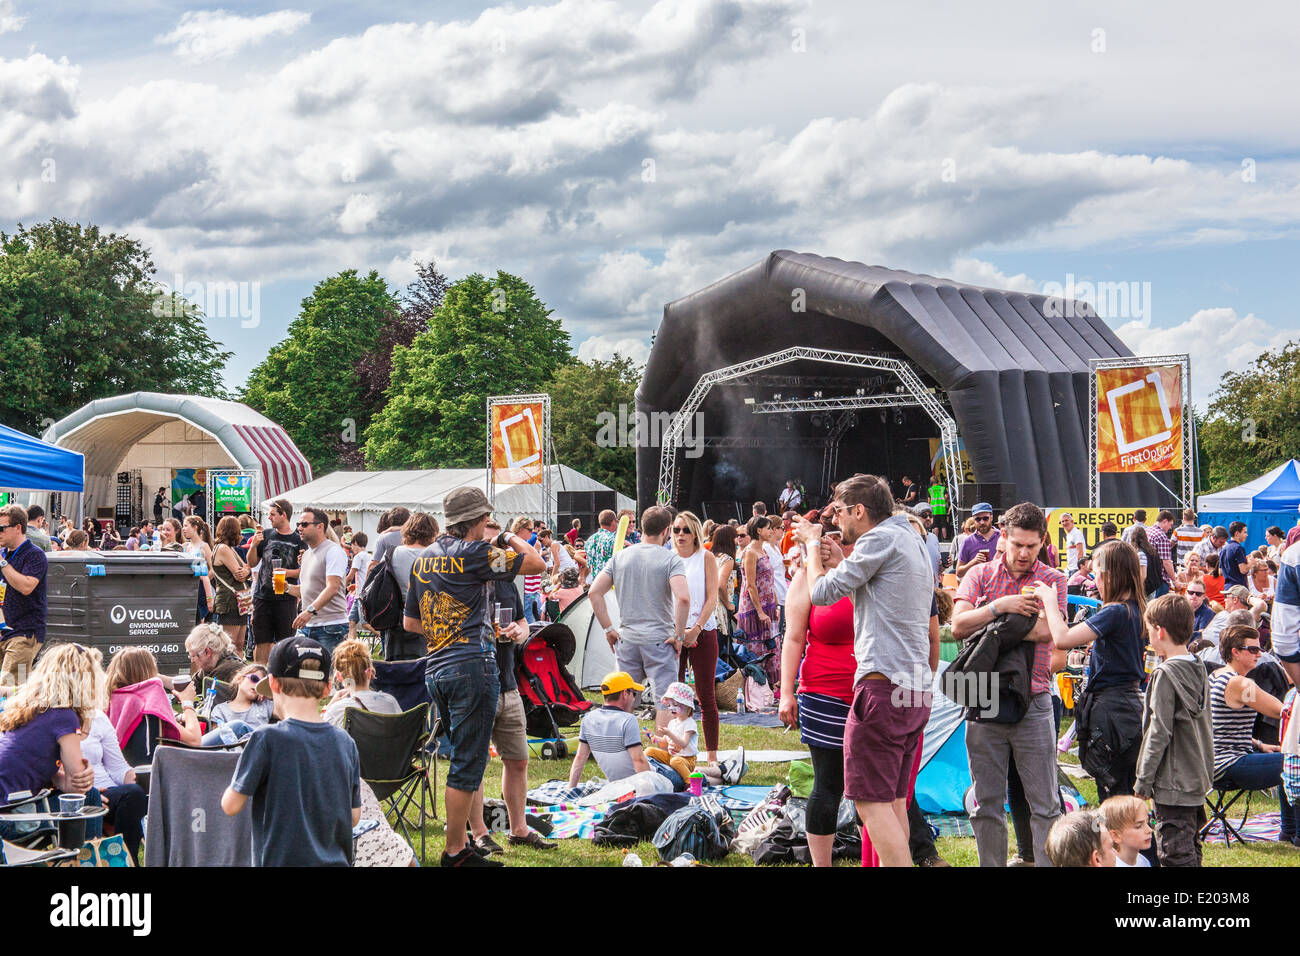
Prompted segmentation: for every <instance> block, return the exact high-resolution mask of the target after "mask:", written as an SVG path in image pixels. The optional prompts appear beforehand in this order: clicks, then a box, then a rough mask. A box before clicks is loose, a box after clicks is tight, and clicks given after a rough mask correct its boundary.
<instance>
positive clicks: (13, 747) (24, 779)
mask: <svg viewBox="0 0 1300 956" xmlns="http://www.w3.org/2000/svg"><path fill="white" fill-rule="evenodd" d="M32 550H33V551H36V552H37V553H38V554H40V553H42V552H40V551H39V549H37V548H33V549H32ZM10 590H13V589H12V588H10ZM80 729H81V720H80V719H78V717H77V712H76V711H75V710H73V709H72V708H71V707H54V708H51V709H50V710H44V711H41V712H40V713H39V714H37V715H36V716H35V717H33V718H32V719H31V720H29V721H28V722H27V723H25V724H23V725H22V726H21V727H19V728H18V729H17V730H6V731H5V732H4V733H0V800H7V799H8V797H9V794H11V793H20V792H22V791H23V790H30V791H31V792H32V793H35V792H36V791H37V790H43V789H44V788H46V787H49V786H51V785H53V782H54V775H55V774H56V773H58V770H59V768H58V767H57V766H55V763H56V761H58V759H59V738H60V737H66V736H67V735H68V734H75V733H76V732H77V731H78V730H80Z"/></svg>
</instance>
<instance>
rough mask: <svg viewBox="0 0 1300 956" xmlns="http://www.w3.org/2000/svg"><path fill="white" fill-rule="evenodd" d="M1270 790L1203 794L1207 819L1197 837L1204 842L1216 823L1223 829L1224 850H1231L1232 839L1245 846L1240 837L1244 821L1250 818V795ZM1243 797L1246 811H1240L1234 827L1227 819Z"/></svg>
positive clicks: (1218, 790)
mask: <svg viewBox="0 0 1300 956" xmlns="http://www.w3.org/2000/svg"><path fill="white" fill-rule="evenodd" d="M1271 789H1272V788H1271V787H1270V788H1266V789H1264V790H1258V791H1256V790H1220V789H1217V788H1215V789H1211V790H1210V791H1208V792H1207V793H1206V794H1205V804H1206V806H1207V807H1208V814H1207V815H1208V817H1209V819H1208V820H1206V821H1205V826H1203V827H1201V832H1200V833H1198V834H1197V837H1198V838H1199V839H1200V840H1201V841H1202V842H1204V840H1205V838H1206V836H1208V835H1209V833H1210V830H1212V829H1213V828H1214V824H1215V823H1216V822H1217V823H1218V824H1220V825H1221V826H1222V827H1223V845H1224V846H1225V847H1226V848H1228V849H1231V848H1232V840H1233V838H1234V837H1235V838H1236V840H1237V842H1238V843H1240V844H1241V845H1242V846H1245V845H1246V841H1245V839H1244V838H1243V837H1242V835H1241V828H1242V827H1244V826H1245V825H1246V820H1247V819H1248V818H1249V817H1250V795H1251V794H1252V793H1267V792H1269V790H1271ZM1243 795H1244V796H1245V797H1246V809H1245V810H1243V811H1242V814H1241V821H1240V822H1239V823H1237V824H1235V825H1234V824H1233V822H1232V821H1231V820H1229V819H1228V814H1229V812H1231V810H1232V807H1233V805H1234V804H1235V803H1236V802H1237V801H1238V800H1240V799H1241V798H1242V796H1243Z"/></svg>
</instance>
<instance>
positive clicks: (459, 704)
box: [424, 655, 501, 793]
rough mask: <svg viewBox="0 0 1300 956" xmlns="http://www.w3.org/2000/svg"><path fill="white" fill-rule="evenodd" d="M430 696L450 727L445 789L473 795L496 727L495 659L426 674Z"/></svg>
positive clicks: (498, 693) (497, 687)
mask: <svg viewBox="0 0 1300 956" xmlns="http://www.w3.org/2000/svg"><path fill="white" fill-rule="evenodd" d="M424 681H425V684H426V686H427V687H428V688H429V696H431V697H432V698H433V701H434V704H436V705H437V708H438V712H439V714H441V715H443V716H444V717H445V719H446V720H447V722H448V724H449V725H450V726H449V727H447V728H446V729H447V731H448V734H449V736H450V737H451V747H452V755H451V769H450V770H449V771H448V773H447V786H449V787H451V788H452V789H453V790H464V791H466V792H470V793H472V792H473V791H475V790H477V789H478V788H479V784H481V783H482V782H483V771H484V770H486V769H487V762H488V747H489V746H490V745H491V741H492V727H493V725H494V724H495V723H496V716H497V701H498V700H499V698H500V696H501V679H500V677H499V675H498V673H497V661H496V657H495V656H486V655H485V656H483V657H476V658H471V659H469V660H463V661H456V662H455V663H452V664H446V665H444V666H442V667H440V668H438V669H437V670H430V671H429V672H427V673H426V674H425V677H424Z"/></svg>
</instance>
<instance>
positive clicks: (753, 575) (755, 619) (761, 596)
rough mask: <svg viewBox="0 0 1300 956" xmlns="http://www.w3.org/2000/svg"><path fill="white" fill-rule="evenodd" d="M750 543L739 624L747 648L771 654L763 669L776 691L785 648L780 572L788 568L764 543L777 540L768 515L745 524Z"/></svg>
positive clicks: (743, 558) (745, 554)
mask: <svg viewBox="0 0 1300 956" xmlns="http://www.w3.org/2000/svg"><path fill="white" fill-rule="evenodd" d="M745 531H746V533H747V535H748V537H749V543H748V544H747V545H745V550H744V551H742V552H741V554H740V567H741V581H742V586H741V589H740V613H739V614H737V615H736V623H737V624H738V625H739V626H740V629H741V630H742V631H744V632H745V647H746V648H748V650H749V652H750V653H751V654H755V655H757V656H759V657H762V656H764V655H767V660H765V661H764V662H763V670H764V671H765V672H766V673H767V677H768V681H769V682H770V685H769V686H771V688H772V690H773V691H775V690H776V689H777V688H779V687H780V686H781V648H780V646H779V638H778V635H777V632H776V628H777V624H776V621H777V615H778V613H779V611H778V609H777V602H776V575H777V574H785V569H784V568H780V569H779V570H778V568H777V567H776V563H775V562H774V561H773V560H772V559H771V558H770V557H769V556H768V554H767V552H766V550H765V549H764V547H763V545H765V544H769V543H775V542H774V539H775V538H776V537H777V535H776V529H775V528H774V527H773V526H772V522H771V521H770V520H769V519H768V518H767V516H766V515H755V516H754V517H752V518H750V519H749V523H748V524H746V525H745Z"/></svg>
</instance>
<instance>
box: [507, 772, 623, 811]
mask: <svg viewBox="0 0 1300 956" xmlns="http://www.w3.org/2000/svg"><path fill="white" fill-rule="evenodd" d="M603 786H605V781H604V780H602V779H600V778H595V779H592V780H583V781H581V782H580V783H579V784H578V785H577V786H576V787H570V786H569V781H567V780H548V781H546V782H545V783H544V784H542V785H541V786H539V787H534V788H533V789H532V790H529V791H528V793H527V794H525V796H524V799H525V800H526V801H527V802H528V803H530V804H532V805H533V806H541V807H549V806H554V805H556V804H561V803H575V804H576V803H577V802H578V801H579V800H581V799H582V798H583V797H589V796H591V795H592V794H593V793H595V792H596V791H597V790H599V789H600V788H601V787H603Z"/></svg>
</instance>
